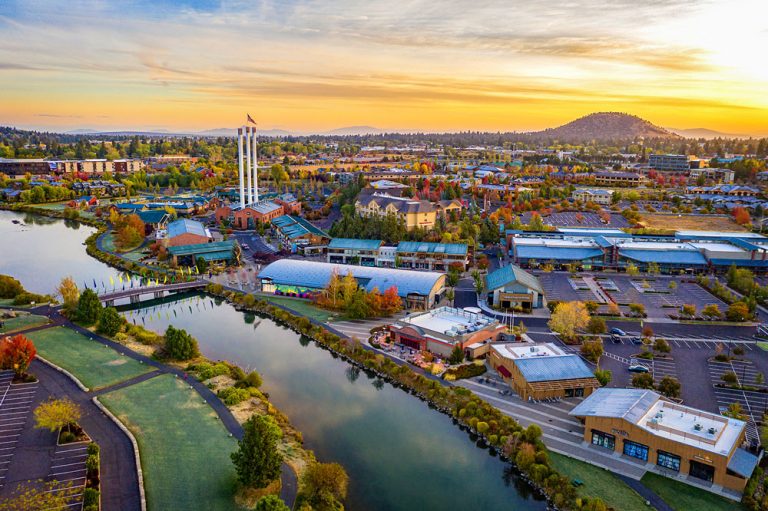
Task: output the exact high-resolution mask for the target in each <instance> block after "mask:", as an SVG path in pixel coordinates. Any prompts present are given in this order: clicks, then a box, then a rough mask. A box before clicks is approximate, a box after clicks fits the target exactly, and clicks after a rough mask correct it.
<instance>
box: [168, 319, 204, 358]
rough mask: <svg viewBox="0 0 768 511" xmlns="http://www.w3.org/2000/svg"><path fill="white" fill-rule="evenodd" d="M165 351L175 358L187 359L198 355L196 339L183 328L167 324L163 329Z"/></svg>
mask: <svg viewBox="0 0 768 511" xmlns="http://www.w3.org/2000/svg"><path fill="white" fill-rule="evenodd" d="M165 351H166V353H168V356H169V357H171V358H173V359H175V360H189V359H191V358H195V357H197V356H198V355H200V351H199V350H198V348H197V340H196V339H195V338H194V337H192V336H191V335H189V334H188V333H187V331H186V330H184V329H176V328H174V327H173V325H168V328H167V329H166V330H165Z"/></svg>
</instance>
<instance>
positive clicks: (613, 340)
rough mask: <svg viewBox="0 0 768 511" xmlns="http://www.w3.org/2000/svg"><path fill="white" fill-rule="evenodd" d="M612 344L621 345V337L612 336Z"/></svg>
mask: <svg viewBox="0 0 768 511" xmlns="http://www.w3.org/2000/svg"><path fill="white" fill-rule="evenodd" d="M611 342H612V343H613V344H620V343H621V336H619V335H616V334H613V335H611Z"/></svg>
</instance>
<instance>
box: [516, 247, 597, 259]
mask: <svg viewBox="0 0 768 511" xmlns="http://www.w3.org/2000/svg"><path fill="white" fill-rule="evenodd" d="M516 250H517V257H520V258H522V259H537V260H539V261H548V260H550V259H554V260H560V261H579V260H582V259H591V258H593V257H602V256H603V251H602V250H600V249H599V248H570V247H541V246H539V247H537V246H531V245H516Z"/></svg>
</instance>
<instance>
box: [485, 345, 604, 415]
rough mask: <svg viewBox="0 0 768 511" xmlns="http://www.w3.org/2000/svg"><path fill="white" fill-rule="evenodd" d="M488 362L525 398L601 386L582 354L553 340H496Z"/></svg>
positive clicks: (582, 393)
mask: <svg viewBox="0 0 768 511" xmlns="http://www.w3.org/2000/svg"><path fill="white" fill-rule="evenodd" d="M488 362H489V363H490V364H491V367H492V368H493V369H495V370H496V372H498V373H499V375H500V376H501V377H502V379H503V380H504V381H505V382H507V383H508V384H509V385H510V386H511V387H512V388H513V389H514V391H515V392H517V393H518V394H519V395H520V397H521V398H522V399H524V400H537V401H538V400H541V399H551V398H567V397H582V396H588V395H590V394H591V393H592V391H594V390H595V389H596V388H598V387H600V383H599V382H598V381H597V379H596V378H595V375H594V374H592V371H590V370H589V368H588V367H587V365H586V364H585V363H584V361H583V360H582V359H581V357H579V356H578V355H574V354H569V353H566V352H564V351H563V350H562V349H560V348H559V347H558V346H556V345H555V344H552V343H546V344H530V343H505V344H496V345H493V346H491V354H490V355H489V357H488Z"/></svg>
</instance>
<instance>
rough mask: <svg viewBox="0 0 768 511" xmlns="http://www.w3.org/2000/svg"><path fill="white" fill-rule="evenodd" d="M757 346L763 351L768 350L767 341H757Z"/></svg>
mask: <svg viewBox="0 0 768 511" xmlns="http://www.w3.org/2000/svg"><path fill="white" fill-rule="evenodd" d="M756 344H757V347H758V348H760V349H761V350H763V351H768V342H758V343H756Z"/></svg>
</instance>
